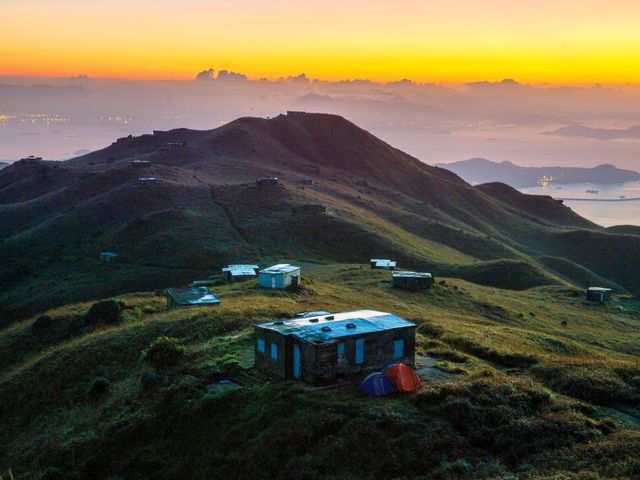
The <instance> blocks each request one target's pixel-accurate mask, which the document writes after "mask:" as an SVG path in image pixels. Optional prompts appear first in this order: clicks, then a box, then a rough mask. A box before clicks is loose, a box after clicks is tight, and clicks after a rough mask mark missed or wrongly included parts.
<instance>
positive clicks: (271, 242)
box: [0, 112, 640, 323]
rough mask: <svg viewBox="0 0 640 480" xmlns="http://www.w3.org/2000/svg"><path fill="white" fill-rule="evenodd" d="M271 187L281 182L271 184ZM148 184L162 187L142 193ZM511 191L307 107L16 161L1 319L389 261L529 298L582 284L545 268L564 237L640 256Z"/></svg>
mask: <svg viewBox="0 0 640 480" xmlns="http://www.w3.org/2000/svg"><path fill="white" fill-rule="evenodd" d="M136 160H145V161H148V162H150V163H149V164H148V165H147V164H144V163H140V162H138V163H133V162H134V161H136ZM264 176H276V177H279V178H280V184H279V185H278V186H276V187H272V188H269V187H259V186H257V185H256V184H255V179H256V178H259V177H264ZM138 177H157V178H159V179H162V182H161V183H158V184H154V185H138V184H137V183H138V182H137V179H138ZM306 178H313V179H314V185H305V184H303V183H302V182H301V181H302V180H303V179H306ZM505 187H506V186H493V187H492V186H483V187H473V186H471V185H469V184H468V183H466V182H465V181H464V180H462V179H461V178H460V177H458V176H457V175H455V174H454V173H452V172H449V171H447V170H444V169H442V168H438V167H432V166H429V165H426V164H424V163H422V162H420V161H419V160H417V159H415V158H414V157H411V156H409V155H407V154H405V153H403V152H401V151H399V150H397V149H395V148H393V147H391V146H390V145H388V144H387V143H385V142H383V141H381V140H379V139H377V138H376V137H374V136H373V135H371V134H370V133H368V132H366V131H364V130H362V129H361V128H359V127H357V126H356V125H354V124H352V123H350V122H348V121H347V120H345V119H343V118H342V117H338V116H335V115H326V114H307V113H301V112H289V113H288V114H287V115H279V116H277V117H274V118H272V119H256V118H249V117H245V118H241V119H238V120H236V121H233V122H231V123H229V124H227V125H224V126H222V127H219V128H217V129H214V130H208V131H194V130H188V129H177V130H171V131H168V132H154V133H153V134H148V135H142V136H140V137H125V138H122V139H118V140H117V141H116V142H114V143H113V144H112V145H110V146H108V147H106V148H105V149H102V150H98V151H94V152H91V153H89V154H87V155H84V156H81V157H78V158H74V159H71V160H68V161H64V162H45V161H39V162H38V161H36V162H25V161H22V162H16V163H15V164H14V165H12V166H10V167H7V169H3V170H2V171H1V173H0V222H1V223H2V224H3V225H5V226H6V228H5V229H4V231H3V233H2V237H1V238H0V259H2V260H3V262H2V271H1V272H0V273H2V275H0V277H1V278H3V281H2V286H3V292H2V293H1V294H0V303H1V304H2V308H3V311H2V312H0V318H1V319H2V321H0V323H2V322H4V323H11V322H13V321H15V320H16V319H17V318H21V317H24V316H27V315H29V314H31V313H33V312H35V311H37V310H41V309H42V308H45V307H51V306H54V305H57V304H62V303H68V302H69V301H80V300H85V299H90V298H99V297H102V296H108V295H113V294H117V293H121V292H124V291H128V290H130V289H132V288H134V289H136V290H146V289H157V288H165V287H168V286H171V285H175V284H179V283H182V282H184V283H186V282H188V281H190V280H193V278H194V277H197V276H200V275H206V274H211V272H215V271H217V270H218V269H219V268H220V267H221V266H223V265H224V264H225V263H232V262H242V261H251V262H263V263H266V262H271V261H279V260H280V259H283V258H286V259H290V260H292V261H297V262H301V263H305V262H320V263H322V262H330V261H338V262H349V263H353V262H366V261H367V260H368V259H369V258H372V257H377V256H380V255H384V256H393V257H394V258H396V259H398V260H399V261H400V265H401V267H403V268H415V269H430V270H433V271H434V273H435V274H436V275H445V276H452V277H459V278H467V279H473V281H476V282H479V283H484V284H486V285H493V286H498V287H501V288H529V287H532V286H538V285H545V284H554V283H556V284H562V283H564V282H566V281H567V280H566V278H567V277H566V275H558V274H557V273H556V272H555V271H553V270H551V269H548V267H547V266H546V265H545V264H544V262H542V261H541V260H539V257H542V256H545V255H555V254H557V252H556V251H555V250H553V248H551V247H552V241H553V238H555V237H556V236H557V235H560V234H561V233H562V232H565V231H582V230H584V231H588V232H591V234H592V235H591V236H590V242H591V244H592V245H593V247H594V248H601V249H605V248H608V247H607V245H608V244H610V243H616V244H626V243H629V245H631V247H632V250H631V255H632V254H633V252H635V250H633V249H635V248H637V247H636V245H635V243H633V240H632V239H633V238H634V237H633V236H630V235H625V234H623V233H616V232H614V231H610V232H607V231H606V230H605V229H603V228H601V227H598V226H596V225H594V224H593V223H591V222H589V221H588V220H585V219H583V218H581V217H579V216H578V215H576V214H575V213H574V212H572V211H571V210H570V209H569V208H567V207H566V206H564V205H562V204H560V203H558V202H555V201H553V200H552V199H551V198H550V197H535V196H524V195H522V194H520V193H519V192H517V191H515V190H513V189H510V188H509V187H506V188H505ZM102 250H115V251H117V252H118V253H119V254H120V257H119V262H116V263H114V264H111V265H103V264H100V262H99V259H98V256H99V253H100V251H102ZM566 255H568V257H567V258H568V259H569V260H572V258H571V257H572V255H574V254H571V253H570V252H569V253H566ZM580 257H581V258H582V256H580ZM624 262H627V263H628V265H627V266H626V267H625V273H624V274H620V275H617V274H616V272H615V271H614V270H612V268H610V267H609V266H606V265H599V264H598V262H597V261H596V262H591V263H590V264H589V266H588V269H587V270H588V271H591V272H593V273H594V275H601V273H600V272H601V270H602V271H606V272H607V273H606V275H604V276H605V277H607V278H608V280H610V281H612V282H614V283H618V284H620V285H621V287H622V288H624V289H627V290H630V291H634V292H638V291H640V284H639V282H638V281H637V280H634V279H633V278H631V277H630V275H628V274H627V273H626V271H627V270H628V269H632V268H636V267H637V263H638V260H637V259H636V260H633V259H631V261H629V259H628V258H627V257H624ZM602 263H604V259H603V260H602ZM609 263H611V264H612V265H618V264H619V263H616V261H615V259H614V260H613V261H610V262H609ZM578 270H579V269H576V271H578ZM96 275H98V276H101V278H103V279H104V281H101V282H95V281H92V280H91V279H93V278H95V277H96ZM612 275H613V278H611V276H612ZM49 277H52V278H54V277H55V278H60V279H61V281H60V282H57V283H56V284H55V285H52V284H51V281H50V280H48V278H49ZM618 277H620V278H618ZM577 278H578V279H579V280H576V281H579V282H582V281H583V279H584V278H585V275H584V272H582V271H580V275H579V277H577ZM580 285H581V286H584V285H582V284H581V283H580Z"/></svg>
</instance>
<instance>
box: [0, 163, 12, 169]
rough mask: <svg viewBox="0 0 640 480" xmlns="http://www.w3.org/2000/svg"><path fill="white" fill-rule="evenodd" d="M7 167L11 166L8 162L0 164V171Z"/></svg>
mask: <svg viewBox="0 0 640 480" xmlns="http://www.w3.org/2000/svg"><path fill="white" fill-rule="evenodd" d="M9 165H11V164H10V163H9V162H0V170H2V169H3V168H4V167H8V166H9Z"/></svg>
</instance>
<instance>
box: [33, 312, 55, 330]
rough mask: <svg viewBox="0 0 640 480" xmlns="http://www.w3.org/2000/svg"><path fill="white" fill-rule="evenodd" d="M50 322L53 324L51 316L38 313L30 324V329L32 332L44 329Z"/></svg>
mask: <svg viewBox="0 0 640 480" xmlns="http://www.w3.org/2000/svg"><path fill="white" fill-rule="evenodd" d="M52 324H53V318H51V317H50V316H49V315H40V316H39V317H38V318H36V319H35V320H34V322H33V323H32V324H31V330H33V331H34V332H39V331H42V330H46V329H47V328H49V327H50V326H51V325H52Z"/></svg>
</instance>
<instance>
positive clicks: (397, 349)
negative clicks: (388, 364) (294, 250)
mask: <svg viewBox="0 0 640 480" xmlns="http://www.w3.org/2000/svg"><path fill="white" fill-rule="evenodd" d="M403 357H404V340H394V342H393V358H395V359H400V358H403Z"/></svg>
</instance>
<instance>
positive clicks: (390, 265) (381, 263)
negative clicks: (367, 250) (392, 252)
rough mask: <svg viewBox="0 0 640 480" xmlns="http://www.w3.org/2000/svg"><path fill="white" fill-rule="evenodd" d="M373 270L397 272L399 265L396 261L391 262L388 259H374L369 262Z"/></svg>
mask: <svg viewBox="0 0 640 480" xmlns="http://www.w3.org/2000/svg"><path fill="white" fill-rule="evenodd" d="M369 264H370V265H371V268H378V269H385V270H395V269H396V266H397V263H396V261H395V260H389V259H388V258H372V259H371V260H369Z"/></svg>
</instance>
